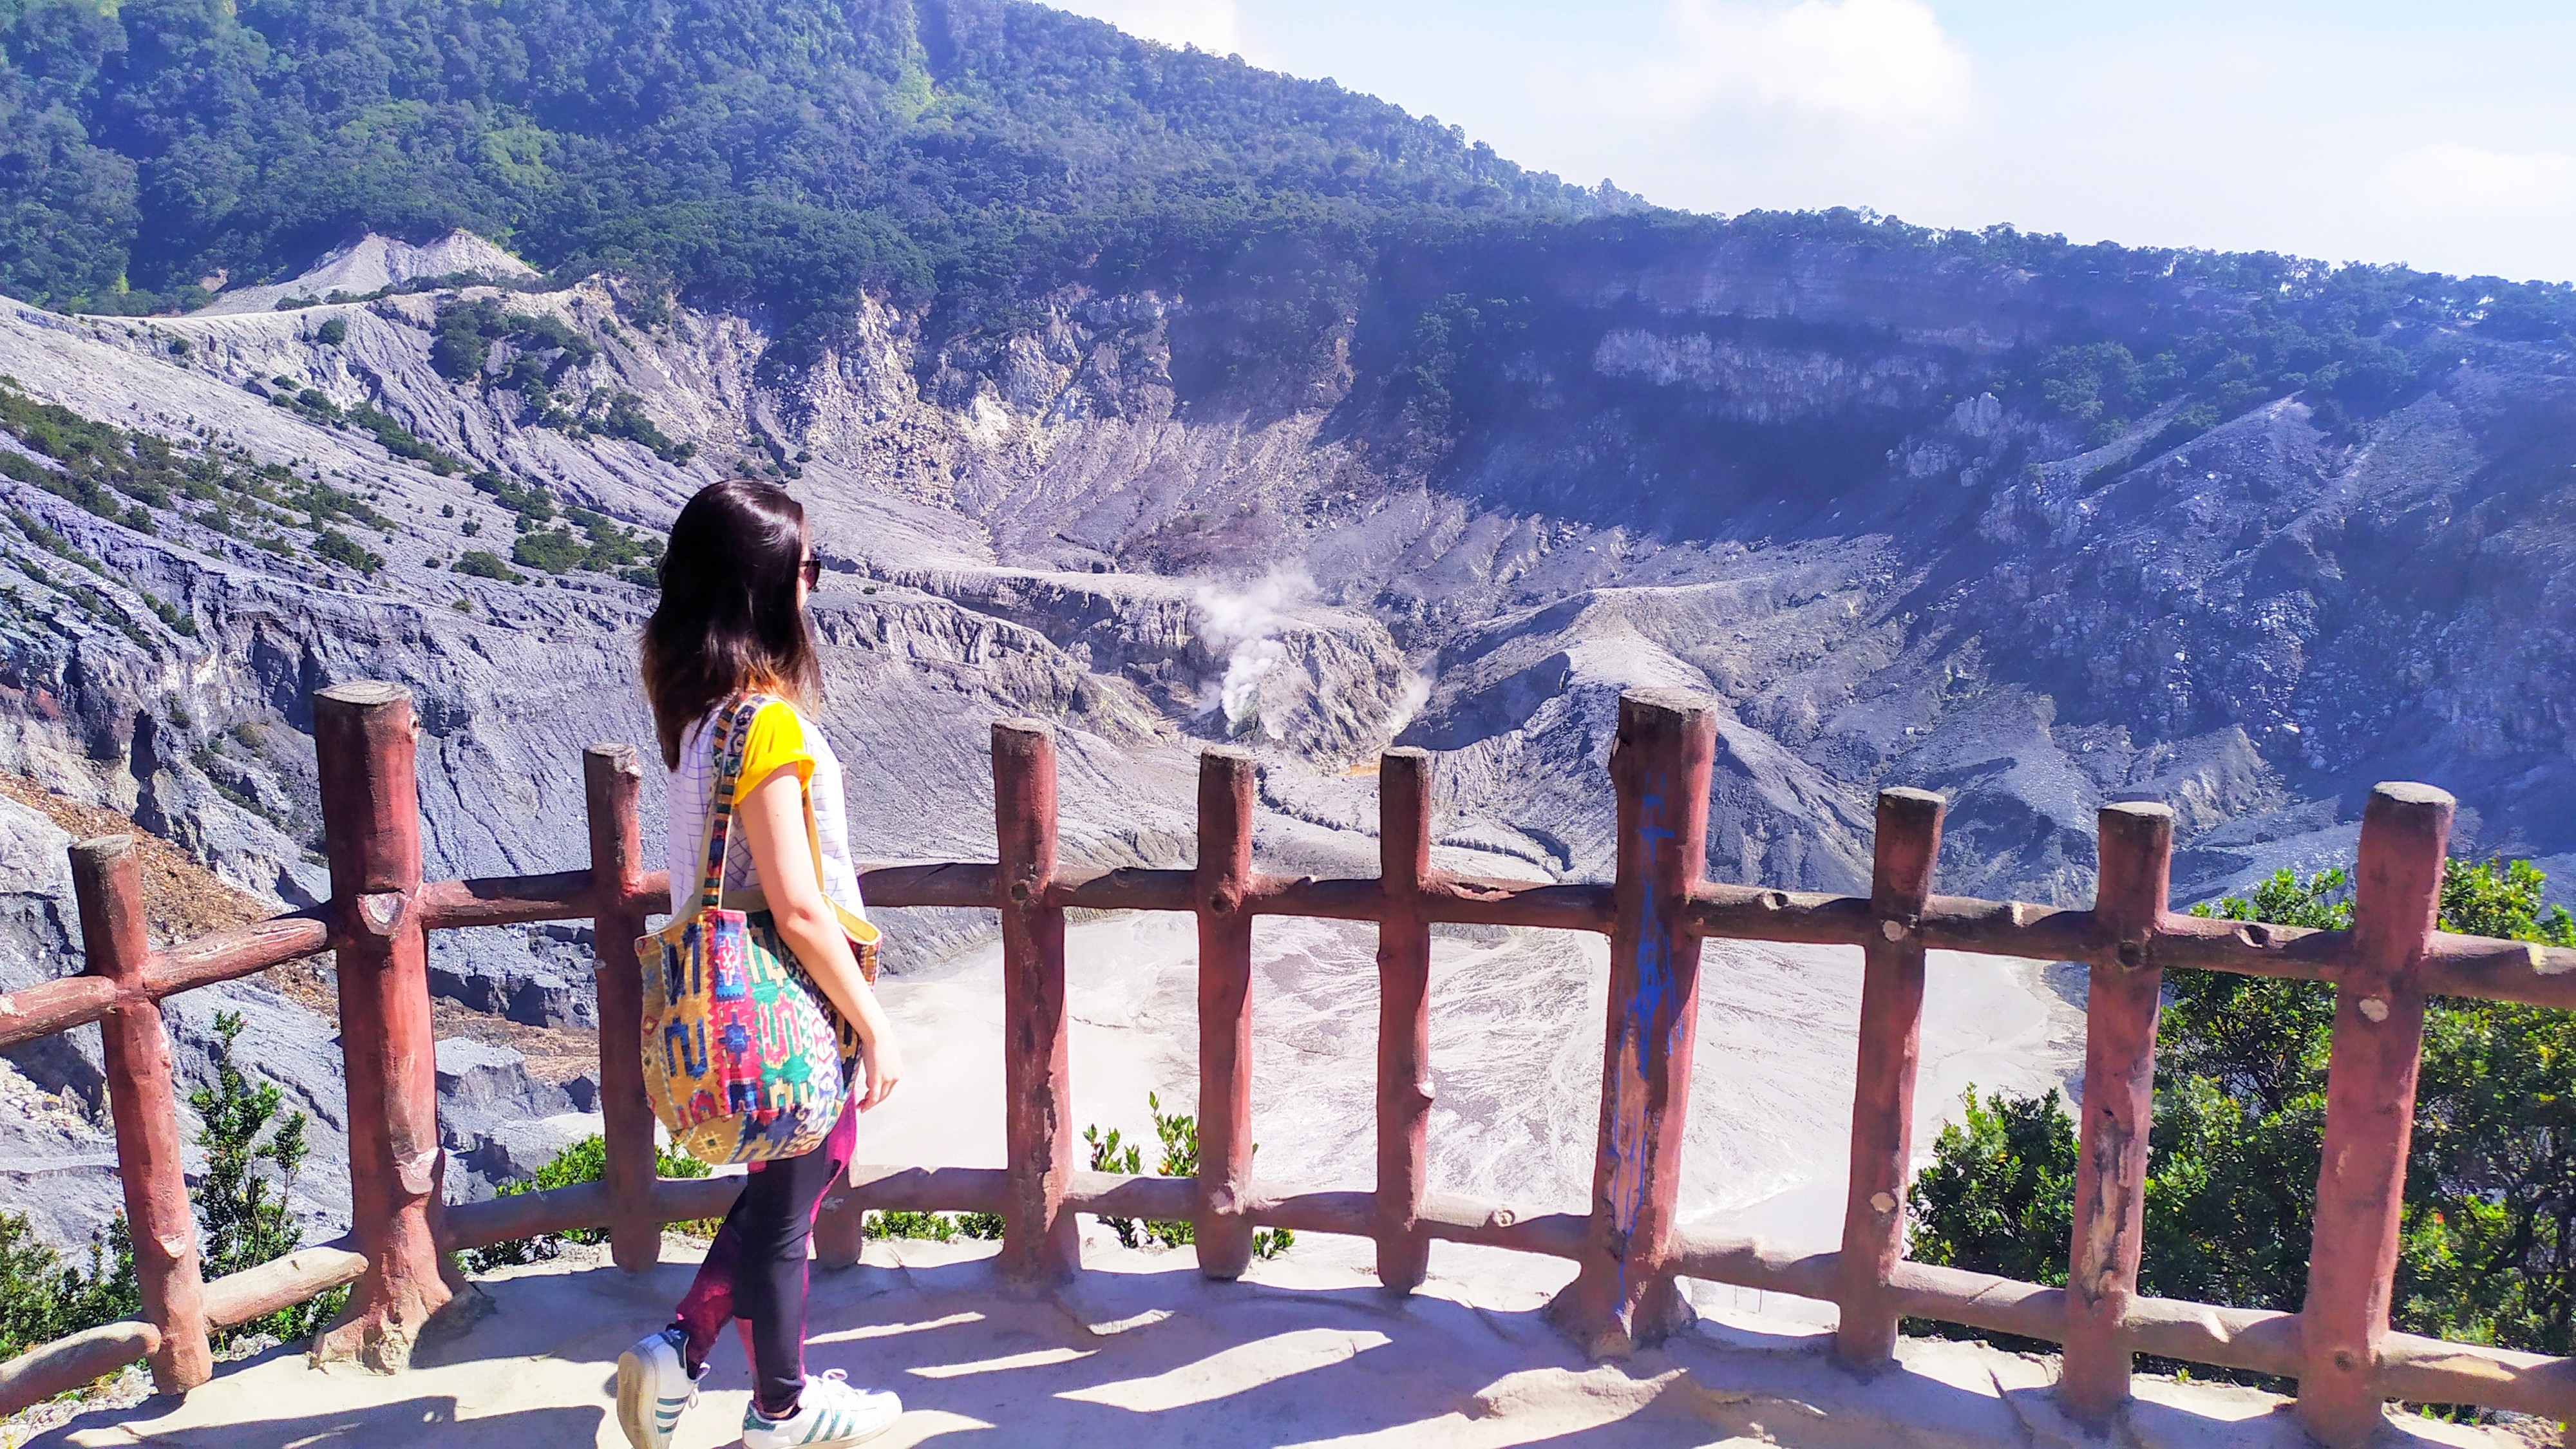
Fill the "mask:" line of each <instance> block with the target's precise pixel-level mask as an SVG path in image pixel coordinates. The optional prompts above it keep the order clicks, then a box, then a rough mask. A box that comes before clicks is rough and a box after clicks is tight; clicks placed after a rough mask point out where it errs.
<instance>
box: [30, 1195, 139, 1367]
mask: <svg viewBox="0 0 2576 1449" xmlns="http://www.w3.org/2000/svg"><path fill="white" fill-rule="evenodd" d="M141 1308H142V1297H141V1294H140V1292H139V1291H138V1290H137V1288H136V1287H135V1283H134V1242H133V1239H132V1237H131V1236H129V1235H128V1233H127V1231H126V1227H125V1215H124V1214H123V1213H119V1214H117V1216H116V1218H115V1219H114V1220H113V1221H111V1222H110V1223H109V1224H108V1227H107V1231H106V1232H104V1233H102V1234H100V1235H99V1236H98V1237H96V1238H93V1239H91V1240H90V1249H89V1267H88V1269H87V1270H83V1269H81V1268H78V1267H74V1266H70V1265H68V1264H65V1263H64V1262H63V1260H62V1256H61V1255H60V1254H58V1253H56V1252H55V1251H54V1250H53V1249H52V1248H49V1247H47V1246H46V1245H45V1244H44V1243H42V1242H41V1241H39V1240H38V1239H37V1238H36V1235H35V1229H34V1228H33V1227H31V1226H30V1225H29V1224H28V1222H27V1219H26V1216H25V1215H24V1214H22V1213H12V1212H0V1360H6V1359H10V1358H14V1357H16V1356H17V1355H18V1354H20V1353H23V1352H25V1351H26V1350H28V1349H30V1348H33V1347H35V1346H36V1345H38V1344H40V1343H49V1342H51V1341H52V1340H54V1339H57V1338H60V1337H62V1336H63V1335H65V1334H68V1333H78V1332H80V1331H81V1330H82V1329H84V1328H96V1327H97V1326H98V1325H100V1324H102V1323H114V1322H115V1321H117V1320H118V1319H120V1318H131V1317H133V1316H134V1315H135V1314H136V1313H138V1312H140V1311H141Z"/></svg>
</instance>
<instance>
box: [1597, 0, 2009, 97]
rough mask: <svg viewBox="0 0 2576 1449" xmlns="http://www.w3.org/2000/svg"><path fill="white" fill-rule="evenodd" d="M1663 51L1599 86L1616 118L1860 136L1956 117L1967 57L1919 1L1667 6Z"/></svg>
mask: <svg viewBox="0 0 2576 1449" xmlns="http://www.w3.org/2000/svg"><path fill="white" fill-rule="evenodd" d="M1670 14H1671V22H1672V28H1673V32H1674V37H1675V40H1676V42H1677V43H1676V45H1675V47H1674V53H1673V54H1672V55H1670V56H1669V57H1667V58H1665V59H1662V60H1658V61H1655V62H1653V63H1651V64H1649V65H1647V66H1644V67H1642V68H1640V69H1639V70H1637V71H1635V72H1633V73H1631V74H1629V75H1625V76H1621V77H1618V78H1617V79H1615V80H1613V81H1611V82H1609V83H1608V84H1607V85H1606V86H1605V87H1604V88H1603V91H1602V94H1601V95H1600V96H1599V97H1598V99H1599V100H1601V101H1602V102H1603V103H1604V104H1606V105H1607V106H1609V107H1610V108H1612V109H1615V110H1621V111H1626V112H1629V113H1631V114H1644V115H1651V116H1661V117H1666V118H1671V119H1681V118H1685V117H1689V116H1695V115H1697V114H1699V113H1701V112H1702V111H1705V110H1708V109H1710V108H1712V107H1715V106H1720V105H1734V106H1749V107H1753V108H1759V109H1764V110H1772V111H1781V112H1787V113H1790V114H1793V115H1798V116H1803V117H1809V118H1814V117H1824V118H1829V119H1833V120H1838V121H1844V122H1849V123H1852V124H1855V125H1858V126H1862V127H1867V128H1871V129H1886V128H1892V127H1898V126H1920V125H1923V124H1926V123H1941V122H1947V121H1952V120H1955V119H1957V118H1959V117H1960V116H1961V115H1963V114H1964V113H1965V112H1966V110H1967V107H1968V101H1969V96H1970V76H1969V65H1968V55H1967V52H1966V51H1964V50H1962V49H1961V48H1960V47H1959V44H1958V42H1956V41H1954V40H1952V39H1951V38H1950V36H1949V35H1948V33H1947V32H1945V31H1943V30H1942V29H1941V21H1940V18H1939V17H1938V16H1935V15H1934V14H1933V13H1932V10H1931V8H1930V7H1929V6H1927V5H1925V4H1924V3H1923V0H1800V3H1798V4H1795V5H1791V6H1789V7H1787V8H1786V9H1783V8H1780V7H1778V6H1776V5H1756V4H1745V3H1738V0H1672V5H1671V12H1670Z"/></svg>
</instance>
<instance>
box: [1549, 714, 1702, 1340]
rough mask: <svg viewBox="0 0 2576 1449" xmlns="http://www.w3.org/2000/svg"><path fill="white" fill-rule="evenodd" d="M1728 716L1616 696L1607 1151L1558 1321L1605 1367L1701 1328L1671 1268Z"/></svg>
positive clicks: (1555, 1307)
mask: <svg viewBox="0 0 2576 1449" xmlns="http://www.w3.org/2000/svg"><path fill="white" fill-rule="evenodd" d="M1716 738H1717V719H1716V716H1715V714H1714V713H1713V712H1712V711H1711V709H1710V706H1709V704H1708V702H1707V701H1706V700H1704V699H1702V698H1700V697H1698V696H1696V695H1692V694H1686V693H1683V692H1681V691H1678V690H1632V691H1630V692H1629V693H1627V694H1625V695H1622V696H1621V697H1620V700H1619V736H1618V744H1617V746H1616V748H1614V749H1613V750H1612V751H1611V755H1610V779H1611V783H1612V785H1613V787H1614V788H1615V789H1616V790H1617V792H1618V798H1619V837H1618V839H1619V847H1618V848H1619V874H1618V881H1617V884H1616V898H1617V902H1618V915H1617V920H1616V922H1615V924H1614V925H1613V927H1612V930H1611V934H1610V1019H1609V1026H1608V1030H1607V1032H1606V1041H1605V1043H1604V1046H1603V1051H1602V1063H1601V1127H1600V1146H1599V1148H1598V1150H1597V1152H1596V1154H1595V1157H1594V1160H1593V1168H1592V1213H1591V1221H1590V1225H1589V1228H1588V1230H1587V1234H1588V1240H1587V1243H1586V1246H1585V1250H1584V1254H1583V1256H1582V1258H1580V1259H1579V1260H1578V1262H1579V1263H1580V1268H1579V1270H1578V1272H1577V1274H1576V1276H1575V1279H1574V1281H1573V1282H1572V1283H1570V1284H1567V1285H1566V1287H1565V1289H1564V1290H1563V1291H1562V1292H1560V1293H1558V1294H1557V1296H1556V1300H1555V1301H1554V1302H1553V1303H1552V1304H1550V1305H1549V1314H1550V1316H1551V1317H1553V1318H1554V1319H1555V1320H1556V1322H1557V1324H1558V1325H1559V1326H1560V1327H1562V1328H1563V1329H1564V1330H1565V1331H1566V1332H1567V1333H1568V1334H1570V1335H1571V1336H1572V1337H1573V1338H1574V1340H1575V1341H1576V1342H1577V1343H1578V1344H1581V1345H1582V1346H1583V1348H1584V1350H1585V1351H1586V1352H1588V1353H1591V1354H1592V1355H1594V1356H1596V1357H1599V1356H1605V1355H1615V1354H1624V1353H1626V1352H1628V1351H1629V1350H1630V1349H1631V1348H1633V1347H1636V1346H1638V1345H1642V1344H1647V1343H1652V1342H1654V1341H1656V1340H1657V1339H1660V1338H1662V1337H1663V1336H1664V1335H1665V1334H1667V1333H1670V1332H1671V1331H1672V1330H1673V1329H1674V1328H1676V1327H1678V1326H1680V1325H1681V1324H1683V1323H1686V1322H1688V1321H1689V1319H1690V1304H1689V1300H1687V1299H1685V1298H1684V1297H1683V1296H1682V1293H1681V1289H1680V1287H1679V1285H1677V1284H1675V1283H1674V1282H1673V1279H1672V1274H1671V1272H1670V1270H1669V1268H1668V1266H1667V1263H1666V1260H1667V1257H1668V1255H1669V1251H1670V1244H1671V1238H1672V1230H1673V1209H1674V1203H1675V1200H1676V1194H1677V1193H1678V1191H1679V1189H1680V1186H1681V1156H1682V1128H1683V1124H1684V1122H1685V1120H1686V1118H1687V1116H1688V1113H1689V1107H1690V1069H1691V1050H1692V1046H1693V1044H1694V1042H1695V1040H1696V1036H1697V1029H1698V1021H1699V944H1700V943H1699V937H1698V936H1697V935H1696V934H1694V933H1693V932H1691V931H1690V930H1689V928H1688V926H1687V924H1686V919H1685V910H1686V908H1687V906H1688V903H1689V900H1690V892H1691V888H1692V887H1693V886H1695V885H1697V884H1698V883H1699V879H1700V873H1701V871H1702V869H1703V868H1704V866H1705V864H1706V861H1707V856H1708V779H1709V767H1710V763H1711V759H1712V757H1713V755H1714V752H1715V749H1716Z"/></svg>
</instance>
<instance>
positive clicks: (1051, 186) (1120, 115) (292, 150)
mask: <svg viewBox="0 0 2576 1449" xmlns="http://www.w3.org/2000/svg"><path fill="white" fill-rule="evenodd" d="M0 22H5V27H0V46H5V48H6V53H7V59H8V66H7V69H6V71H5V73H0V107H5V116H0V208H5V210H0V290H5V291H7V292H9V293H10V294H12V295H17V296H22V297H31V298H35V299H39V300H44V301H48V302H51V303H54V304H57V305H61V306H68V307H73V308H80V309H88V310H131V311H148V310H153V309H155V308H160V307H166V306H170V305H176V304H180V303H183V302H186V301H188V300H190V295H189V294H190V289H191V288H192V287H193V286H194V285H195V284H196V283H197V282H198V281H199V280H200V279H201V278H204V277H207V276H209V275H211V274H214V273H216V272H224V273H228V274H229V277H230V280H231V281H233V282H234V283H240V282H243V281H247V280H253V279H256V278H260V277H265V276H269V275H273V274H276V273H279V272H281V271H291V270H293V269H295V268H299V267H301V266H303V265H304V264H306V263H308V262H310V261H311V260H312V258H313V257H314V256H315V255H316V254H318V253H319V252H321V251H322V250H324V249H326V248H328V247H330V246H332V245H334V244H336V243H338V242H341V241H345V240H347V239H348V238H349V237H350V236H352V235H354V234H356V233H357V232H359V231H362V230H366V229H374V230H379V231H387V232H395V233H405V234H413V235H425V234H435V233H440V232H444V231H446V230H448V229H450V228H453V227H465V228H468V229H471V230H474V231H477V232H480V233H482V234H484V235H487V236H490V237H493V238H495V239H497V240H500V241H502V242H504V243H505V244H507V245H509V246H510V247H512V248H513V249H515V250H517V251H518V252H520V253H521V254H522V255H525V256H527V257H530V258H532V259H534V260H536V261H538V262H540V263H542V264H544V265H548V266H553V267H558V268H587V267H591V266H597V265H603V264H606V265H619V266H624V267H628V268H633V269H641V270H646V271H659V272H661V273H664V274H666V275H668V276H669V277H670V278H671V279H672V280H674V281H676V282H678V283H680V284H681V285H682V286H684V287H685V288H687V289H688V290H690V291H691V292H693V293H694V294H696V295H699V296H702V297H707V298H710V299H718V300H736V301H746V302H756V303H762V304H766V305H769V306H772V307H775V308H777V309H778V310H779V312H780V313H781V314H782V318H781V320H782V321H783V322H785V323H786V324H788V325H789V326H791V327H792V326H793V325H794V324H796V323H797V322H799V321H802V320H805V319H807V318H810V317H812V316H813V315H815V314H816V313H818V312H823V311H828V310H832V309H835V308H836V307H838V306H841V305H845V304H846V303H847V302H848V301H849V300H850V299H851V297H852V296H853V295H854V294H855V292H856V291H857V290H858V289H859V288H860V287H862V286H881V287H884V288H886V289H888V290H890V291H892V292H894V293H896V294H898V295H909V296H912V297H914V298H924V297H927V296H928V295H930V294H932V293H933V292H934V291H937V290H943V289H944V290H947V291H949V292H952V293H955V294H957V295H959V296H962V297H965V298H968V299H974V298H991V297H997V296H1009V295H1018V294H1021V293H1024V292H1025V291H1026V290H1027V289H1028V287H1029V286H1030V285H1031V284H1035V285H1037V286H1040V287H1043V286H1044V285H1046V284H1047V283H1049V282H1051V281H1053V280H1056V279H1059V278H1061V277H1062V276H1064V275H1066V274H1068V273H1070V272H1071V271H1073V270H1074V269H1077V268H1078V269H1081V270H1083V271H1086V272H1090V273H1094V274H1100V273H1106V274H1109V276H1110V279H1112V280H1115V279H1117V274H1120V273H1126V274H1129V275H1134V274H1137V273H1139V272H1143V273H1147V274H1153V273H1167V274H1168V273H1171V272H1172V271H1173V270H1174V269H1175V268H1184V269H1185V267H1186V262H1187V259H1188V258H1190V257H1192V256H1194V255H1199V254H1204V253H1206V252H1207V251H1209V250H1210V249H1211V243H1212V242H1214V241H1216V240H1218V239H1220V238H1230V239H1235V240H1240V239H1241V238H1243V237H1246V236H1250V235H1255V234H1258V233H1261V232H1263V231H1266V230H1277V229H1279V228H1281V227H1282V226H1285V227H1286V228H1288V229H1290V230H1294V231H1297V232H1300V233H1305V234H1319V233H1330V232H1333V231H1336V230H1340V231H1345V232H1351V231H1360V230H1365V229H1367V228H1368V227H1369V226H1370V224H1371V223H1372V222H1373V221H1375V220H1379V219H1383V218H1385V217H1387V216H1389V215H1402V216H1404V217H1407V218H1410V219H1412V220H1414V221H1416V222H1420V221H1423V220H1427V219H1429V218H1434V217H1444V216H1457V217H1473V216H1479V215H1489V214H1494V213H1510V212H1524V213H1526V212H1539V213H1543V214H1549V215H1570V214H1580V213H1584V212H1587V211H1591V210H1594V209H1597V208H1598V207H1599V206H1600V205H1601V202H1602V201H1603V200H1605V199H1606V200H1609V201H1612V202H1617V201H1619V200H1621V198H1618V197H1616V195H1615V194H1614V193H1609V192H1606V191H1605V192H1602V193H1600V194H1599V195H1598V196H1596V194H1595V193H1593V192H1586V191H1582V190H1579V189H1576V188H1573V187H1569V186H1566V185H1563V184H1560V183H1559V182H1558V181H1557V180H1556V179H1555V178H1553V177H1548V176H1537V175H1532V174H1530V173H1527V172H1524V171H1522V170H1521V169H1519V168H1518V167H1515V166H1513V165H1511V164H1510V163H1508V162H1505V161H1503V160H1500V159H1499V158H1497V157H1496V156H1494V154H1493V153H1492V152H1491V151H1490V150H1488V149H1486V148H1484V147H1482V146H1472V147H1471V146H1469V145H1468V144H1467V143H1466V142H1465V141H1464V140H1463V139H1462V138H1461V137H1460V136H1459V134H1458V133H1456V132H1454V131H1452V130H1449V129H1447V128H1444V127H1442V126H1440V125H1438V124H1437V123H1435V122H1432V121H1428V120H1422V119H1416V118H1413V117H1409V116H1407V115H1406V114H1404V113H1403V112H1402V111H1400V110H1398V109H1397V108H1395V107H1393V106H1390V105H1387V104H1385V103H1383V102H1380V101H1377V100H1374V99H1371V98H1369V97H1366V96H1362V95H1357V94H1354V93H1352V92H1349V91H1345V90H1343V89H1341V88H1340V87H1338V86H1335V85H1333V84H1332V83H1331V82H1329V81H1324V82H1313V81H1301V80H1294V79H1290V78H1287V77H1283V76H1278V75H1274V74H1270V73H1267V72H1262V71H1257V70H1254V69H1252V68H1250V67H1248V66H1246V65H1244V64H1243V63H1242V62H1240V61H1238V60H1232V59H1227V58H1223V57H1218V56H1211V55H1205V54H1201V53H1198V52H1195V51H1182V52H1174V51H1171V50H1167V49H1163V48H1161V47H1157V46H1152V45H1147V44H1145V43H1143V42H1140V41H1137V40H1134V39H1132V38H1130V37H1128V36H1125V35H1123V34H1121V33H1119V32H1118V31H1116V30H1113V29H1111V28H1110V27H1108V26H1106V25H1103V24H1100V23H1098V22H1096V21H1090V20H1084V19H1079V18H1076V17H1074V16H1070V15H1066V14H1063V13H1061V12H1057V11H1052V10H1048V9H1045V8H1043V7H1040V6H1036V5H1030V4H1024V3H1017V0H919V3H915V0H678V3H664V0H585V3H572V0H499V3H489V0H245V3H241V4H239V5H236V4H234V3H231V0H126V3H123V4H118V3H114V0H106V3H102V0H0Z"/></svg>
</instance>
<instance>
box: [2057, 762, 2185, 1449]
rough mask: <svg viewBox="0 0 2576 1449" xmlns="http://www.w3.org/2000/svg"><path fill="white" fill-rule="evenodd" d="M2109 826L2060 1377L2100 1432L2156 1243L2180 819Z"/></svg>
mask: <svg viewBox="0 0 2576 1449" xmlns="http://www.w3.org/2000/svg"><path fill="white" fill-rule="evenodd" d="M2099 819H2100V833H2099V835H2098V837H2097V838H2098V840H2099V841H2100V844H2099V846H2098V847H2097V849H2096V854H2097V856H2098V858H2099V861H2100V867H2101V868H2100V871H2099V884H2097V885H2096V886H2095V888H2094V903H2093V914H2094V918H2095V920H2096V921H2097V922H2098V923H2099V925H2100V929H2101V931H2102V940H2103V944H2104V946H2105V947H2106V948H2107V949H2108V950H2109V951H2110V952H2112V953H2113V959H2110V960H2097V961H2095V962H2094V963H2093V971H2092V984H2091V988H2090V990H2089V991H2088V992H2087V994H2086V997H2085V1011H2084V1100H2083V1101H2082V1102H2081V1103H2079V1104H2078V1105H2077V1109H2076V1137H2075V1146H2076V1159H2075V1222H2074V1232H2073V1241H2072V1243H2071V1244H2070V1246H2069V1248H2068V1258H2067V1280H2066V1281H2067V1289H2068V1291H2067V1321H2066V1356H2065V1360H2064V1362H2063V1364H2062V1366H2061V1367H2060V1368H2059V1370H2058V1376H2057V1392H2058V1397H2059V1398H2060V1399H2061V1400H2063V1401H2064V1403H2065V1404H2066V1407H2067V1409H2068V1411H2069V1412H2071V1413H2072V1414H2074V1415H2075V1417H2076V1418H2077V1419H2078V1420H2081V1421H2082V1422H2084V1423H2086V1424H2089V1425H2092V1426H2094V1427H2096V1428H2101V1427H2104V1426H2107V1425H2108V1424H2109V1422H2110V1420H2111V1416H2112V1415H2113V1414H2115V1413H2117V1412H2118V1411H2119V1409H2120V1406H2121V1405H2123V1404H2126V1403H2127V1402H2128V1401H2129V1370H2130V1367H2131V1359H2130V1355H2131V1352H2132V1345H2131V1343H2130V1335H2129V1328H2128V1316H2129V1305H2130V1304H2131V1302H2132V1301H2134V1300H2135V1299H2136V1298H2137V1296H2138V1263H2139V1258H2140V1250H2141V1246H2142V1244H2143V1242H2144V1238H2145V1233H2146V1204H2147V1139H2148V1134H2149V1132H2150V1130H2151V1129H2152V1128H2153V1127H2154V1125H2155V1105H2156V1015H2157V1009H2158V1005H2159V1001H2160V997H2161V993H2162V992H2163V990H2164V972H2163V971H2162V970H2161V969H2160V968H2159V967H2158V966H2157V964H2156V960H2155V957H2154V954H2153V951H2152V945H2153V942H2154V940H2155V935H2156V932H2157V931H2158V930H2159V929H2160V928H2161V927H2162V926H2163V924H2164V920H2165V914H2166V911H2165V895H2166V891H2167V888H2168V883H2169V881H2170V879H2171V877H2172V874H2173V812H2172V811H2171V810H2168V809H2166V808H2165V807H2164V806H2162V805H2153V804H2120V805H2110V806H2105V807H2104V808H2103V810H2102V812H2101V814H2100V817H2099Z"/></svg>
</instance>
